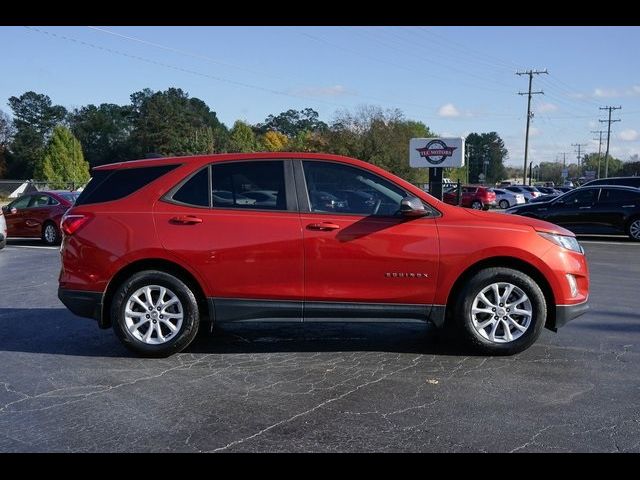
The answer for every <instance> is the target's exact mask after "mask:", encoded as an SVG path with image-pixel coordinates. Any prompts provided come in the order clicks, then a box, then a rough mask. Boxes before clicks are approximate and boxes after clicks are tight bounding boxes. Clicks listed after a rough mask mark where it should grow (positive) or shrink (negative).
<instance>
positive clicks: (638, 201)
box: [593, 187, 640, 233]
mask: <svg viewBox="0 0 640 480" xmlns="http://www.w3.org/2000/svg"><path fill="white" fill-rule="evenodd" d="M638 208H640V190H638V192H633V191H630V190H622V189H616V188H606V187H603V188H602V189H601V192H600V197H599V198H598V203H597V204H596V205H595V207H594V211H593V221H594V224H595V225H597V226H598V228H600V229H601V230H602V231H603V233H607V232H611V233H626V232H625V228H626V223H627V219H628V218H629V216H630V215H631V214H632V213H634V212H635V211H637V210H638Z"/></svg>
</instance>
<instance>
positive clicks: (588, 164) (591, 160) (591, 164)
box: [579, 153, 623, 178]
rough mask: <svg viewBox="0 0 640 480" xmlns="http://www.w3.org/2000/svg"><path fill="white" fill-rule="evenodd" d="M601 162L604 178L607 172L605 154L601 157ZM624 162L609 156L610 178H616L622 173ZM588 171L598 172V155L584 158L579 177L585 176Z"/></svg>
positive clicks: (594, 154) (592, 154) (588, 155)
mask: <svg viewBox="0 0 640 480" xmlns="http://www.w3.org/2000/svg"><path fill="white" fill-rule="evenodd" d="M600 158H601V160H600V176H601V177H603V178H604V175H605V170H606V157H605V156H604V154H602V155H601V157H600ZM622 167H623V161H622V160H620V159H619V158H614V157H612V156H611V155H609V176H610V177H615V176H617V175H620V174H621V172H622ZM586 170H593V171H595V172H596V175H597V172H598V154H597V153H589V154H586V155H585V156H584V157H582V169H581V171H580V172H579V173H580V175H579V177H581V176H583V175H584V172H585V171H586Z"/></svg>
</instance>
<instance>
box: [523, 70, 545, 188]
mask: <svg viewBox="0 0 640 480" xmlns="http://www.w3.org/2000/svg"><path fill="white" fill-rule="evenodd" d="M542 73H546V74H548V73H549V72H547V69H546V68H545V69H544V70H527V71H525V72H516V75H529V91H528V92H518V95H527V96H528V100H527V131H526V133H525V137H524V170H523V171H522V177H523V178H522V184H523V185H526V184H527V159H528V154H529V123H530V121H531V117H533V113H531V95H544V92H543V91H542V90H540V91H539V92H532V91H531V84H532V82H533V76H534V75H540V74H542Z"/></svg>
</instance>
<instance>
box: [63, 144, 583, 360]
mask: <svg viewBox="0 0 640 480" xmlns="http://www.w3.org/2000/svg"><path fill="white" fill-rule="evenodd" d="M214 192H226V193H225V195H216V194H215V193H214ZM252 192H254V193H252ZM255 192H262V193H265V192H268V194H265V195H257V194H255ZM358 192H359V193H358ZM329 196H330V198H332V199H333V200H332V202H331V203H330V204H329V203H327V201H326V200H325V198H329ZM334 198H335V199H334ZM247 199H250V200H251V201H250V202H249V201H247ZM363 199H364V201H363ZM62 230H63V232H64V238H63V242H62V247H61V255H62V271H61V272H60V278H59V282H60V284H59V290H58V296H59V298H60V300H62V302H63V303H64V304H65V305H66V306H67V307H68V308H69V309H70V310H71V311H72V312H73V313H75V314H77V315H81V316H85V317H89V318H94V319H95V320H97V322H98V325H99V326H100V327H102V328H108V327H111V326H112V327H113V329H114V331H115V333H116V334H117V336H118V337H119V338H120V340H122V342H124V344H125V345H126V346H127V347H129V348H130V349H132V350H134V351H135V352H137V353H139V354H142V355H146V356H166V355H170V354H172V353H175V352H179V351H182V350H183V349H184V348H186V347H187V345H189V344H190V343H191V341H192V340H193V339H194V338H195V336H196V333H197V331H198V329H199V328H202V327H201V323H204V324H205V326H207V323H208V324H209V325H210V324H211V322H216V323H217V322H219V323H223V322H232V321H255V320H282V321H305V322H309V321H330V320H333V321H336V320H337V321H348V320H369V321H372V320H373V321H376V320H377V321H414V320H418V321H429V322H432V323H433V324H435V325H436V326H438V327H443V326H447V327H450V328H451V329H452V330H451V331H452V332H455V333H456V334H457V335H458V337H457V338H460V339H463V340H465V341H466V342H467V343H468V344H470V345H471V346H473V347H476V349H477V350H479V351H481V352H483V353H487V354H512V353H516V352H519V351H522V350H524V349H525V348H527V347H529V346H530V345H531V344H532V343H533V342H534V341H535V340H536V339H537V338H538V336H539V335H540V332H541V330H542V328H543V327H545V326H546V327H548V328H550V329H552V330H555V329H557V328H558V327H560V326H562V325H564V324H565V323H566V322H567V321H568V320H570V319H572V318H574V317H576V316H578V315H580V314H582V313H584V312H585V311H586V309H587V308H588V307H587V297H588V292H589V278H588V272H587V263H586V260H585V256H584V253H583V250H582V248H581V246H580V245H579V244H578V242H577V240H576V238H575V236H574V234H573V233H571V232H569V231H568V230H565V229H563V228H560V227H558V226H556V225H552V224H550V223H547V222H544V221H542V220H536V219H532V218H526V217H520V216H516V215H500V214H496V213H489V212H479V211H474V210H468V209H461V208H456V207H453V206H449V205H447V204H446V203H443V202H440V201H438V200H436V199H434V198H433V197H431V196H430V195H428V194H426V193H425V192H423V191H422V190H420V189H419V188H417V187H415V186H413V185H411V184H410V183H407V182H405V181H404V180H402V179H400V178H398V177H396V176H394V175H392V174H390V173H388V172H386V171H384V170H382V169H380V168H378V167H375V166H373V165H371V164H369V163H365V162H361V161H358V160H354V159H351V158H346V157H341V156H337V155H322V154H312V153H286V154H283V153H254V154H225V155H211V156H198V157H178V158H165V159H150V160H139V161H133V162H126V163H117V164H112V165H106V166H101V167H98V168H95V169H94V170H93V178H92V180H91V181H90V182H89V184H88V185H87V187H86V188H85V190H84V192H83V193H82V194H81V195H80V197H79V198H78V200H77V202H76V204H75V206H74V207H73V208H72V209H71V210H69V211H68V212H67V214H66V215H65V216H64V218H63V220H62Z"/></svg>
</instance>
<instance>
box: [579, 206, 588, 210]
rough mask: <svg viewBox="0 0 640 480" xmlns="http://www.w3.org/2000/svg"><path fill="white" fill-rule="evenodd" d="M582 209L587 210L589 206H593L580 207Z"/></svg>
mask: <svg viewBox="0 0 640 480" xmlns="http://www.w3.org/2000/svg"><path fill="white" fill-rule="evenodd" d="M578 208H579V209H580V210H586V209H587V208H591V207H578Z"/></svg>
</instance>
